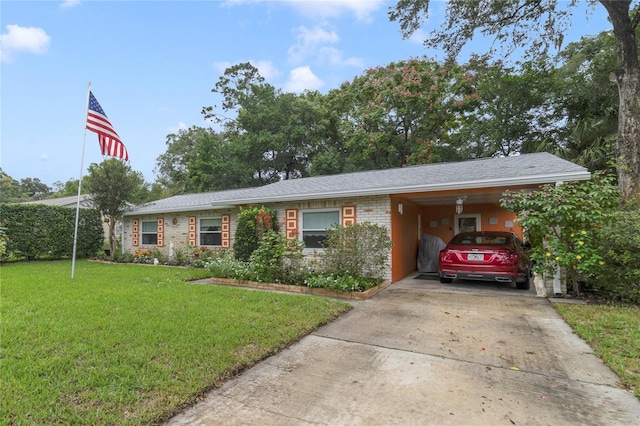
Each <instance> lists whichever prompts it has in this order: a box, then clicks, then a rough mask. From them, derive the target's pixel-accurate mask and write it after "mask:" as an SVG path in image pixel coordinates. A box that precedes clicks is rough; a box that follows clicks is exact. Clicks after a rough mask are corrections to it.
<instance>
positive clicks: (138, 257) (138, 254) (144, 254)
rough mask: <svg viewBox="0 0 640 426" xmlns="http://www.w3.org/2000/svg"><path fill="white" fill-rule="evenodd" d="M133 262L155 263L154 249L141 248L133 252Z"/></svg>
mask: <svg viewBox="0 0 640 426" xmlns="http://www.w3.org/2000/svg"><path fill="white" fill-rule="evenodd" d="M133 263H153V250H151V249H140V250H136V251H135V252H134V253H133Z"/></svg>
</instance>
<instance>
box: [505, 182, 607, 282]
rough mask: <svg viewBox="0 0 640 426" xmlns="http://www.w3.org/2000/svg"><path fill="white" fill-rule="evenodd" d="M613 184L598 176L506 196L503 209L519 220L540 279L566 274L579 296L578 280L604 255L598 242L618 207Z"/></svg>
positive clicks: (592, 270)
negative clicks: (557, 272) (559, 271)
mask: <svg viewBox="0 0 640 426" xmlns="http://www.w3.org/2000/svg"><path fill="white" fill-rule="evenodd" d="M612 181H613V179H612V177H609V176H605V175H603V174H597V175H595V176H594V179H593V180H589V181H582V182H569V183H564V184H562V185H545V186H543V187H541V188H540V189H539V190H536V191H533V192H507V193H505V196H504V198H503V199H502V200H501V204H502V206H503V207H505V208H507V209H508V210H509V211H510V212H512V213H515V214H516V215H517V216H518V222H519V224H520V225H521V226H522V229H523V230H524V233H525V236H526V238H527V239H528V240H529V241H530V242H531V243H532V249H531V253H530V255H531V260H533V261H534V262H535V264H534V265H535V266H534V269H535V270H537V272H538V273H542V272H547V273H550V274H553V273H554V272H555V270H556V267H561V268H565V270H566V272H567V277H568V281H569V283H571V284H572V286H573V289H574V291H576V292H578V293H579V287H578V285H577V283H578V280H579V279H580V278H585V277H588V276H590V275H592V274H596V273H597V272H598V271H599V270H600V269H601V268H602V266H603V265H604V258H603V255H604V253H602V250H601V247H600V246H599V245H598V243H597V241H598V237H599V235H600V232H601V228H602V226H603V225H604V224H605V223H607V222H608V220H609V218H610V217H611V215H612V214H613V213H614V212H615V211H616V207H617V205H618V202H619V192H618V189H617V187H616V186H615V185H614V184H613V183H612ZM585 194H588V195H587V196H585Z"/></svg>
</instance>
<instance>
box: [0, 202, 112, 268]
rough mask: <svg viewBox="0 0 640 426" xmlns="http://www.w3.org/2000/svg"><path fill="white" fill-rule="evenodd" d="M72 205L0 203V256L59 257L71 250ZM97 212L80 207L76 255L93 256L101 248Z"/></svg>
mask: <svg viewBox="0 0 640 426" xmlns="http://www.w3.org/2000/svg"><path fill="white" fill-rule="evenodd" d="M75 219H76V209H72V208H68V207H61V206H47V205H42V204H0V226H2V227H3V228H5V234H6V238H7V240H6V253H5V254H4V256H3V257H2V260H13V259H15V260H22V259H26V260H34V259H62V258H65V257H71V256H72V254H73V235H74V231H75ZM103 244H104V231H103V229H102V219H101V216H100V212H99V211H98V210H96V209H85V208H82V209H80V215H79V219H78V240H77V247H76V257H79V258H83V257H91V256H95V255H96V254H97V253H98V251H99V250H101V249H102V248H103Z"/></svg>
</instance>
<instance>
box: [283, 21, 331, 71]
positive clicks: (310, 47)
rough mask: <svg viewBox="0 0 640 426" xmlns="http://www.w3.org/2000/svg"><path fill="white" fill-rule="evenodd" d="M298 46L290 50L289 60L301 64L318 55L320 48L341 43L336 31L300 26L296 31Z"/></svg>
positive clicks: (295, 45)
mask: <svg viewBox="0 0 640 426" xmlns="http://www.w3.org/2000/svg"><path fill="white" fill-rule="evenodd" d="M295 31H296V33H297V34H296V40H297V41H296V44H294V45H293V46H291V47H290V48H289V50H288V52H287V53H288V54H289V60H290V61H291V62H293V63H300V62H302V61H304V60H305V59H306V58H308V57H312V56H315V55H316V52H317V51H318V49H319V48H320V47H322V46H323V45H327V44H332V43H336V42H338V41H340V37H339V36H338V34H337V33H336V32H335V31H328V30H325V29H324V28H322V27H319V26H317V27H315V28H313V29H309V28H307V27H305V26H300V27H298V28H297V29H296V30H295Z"/></svg>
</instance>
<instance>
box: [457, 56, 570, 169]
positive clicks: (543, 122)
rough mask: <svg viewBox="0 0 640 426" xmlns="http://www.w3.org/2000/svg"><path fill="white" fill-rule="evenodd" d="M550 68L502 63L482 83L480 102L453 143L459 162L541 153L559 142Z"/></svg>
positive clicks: (480, 79) (487, 71) (479, 85)
mask: <svg viewBox="0 0 640 426" xmlns="http://www.w3.org/2000/svg"><path fill="white" fill-rule="evenodd" d="M553 77H554V74H553V72H552V71H551V70H550V69H548V67H547V65H546V64H544V63H542V64H536V63H525V64H523V65H522V66H521V68H520V69H514V68H508V67H505V66H504V65H503V64H502V63H500V62H497V63H495V64H493V65H491V66H488V67H487V68H486V69H485V71H484V72H483V73H482V74H481V75H480V76H479V77H478V79H477V94H478V98H479V102H478V104H477V106H476V108H475V109H474V110H473V111H470V112H468V113H467V114H466V115H465V118H464V122H463V123H462V124H461V126H460V130H459V131H457V132H454V133H453V134H451V136H450V137H449V143H450V145H451V146H452V147H453V148H455V151H456V153H457V156H456V157H455V158H454V159H456V160H467V159H472V158H483V157H494V156H506V155H513V154H516V153H524V152H534V151H537V149H538V147H539V146H540V145H546V144H548V143H550V142H551V141H556V140H557V137H556V134H557V133H558V128H557V126H556V123H558V121H557V120H555V119H554V114H553V113H554V108H553V104H552V103H551V102H550V99H549V95H548V92H549V91H550V90H551V91H553V90H554V87H555V86H554V84H555V79H554V78H553Z"/></svg>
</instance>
